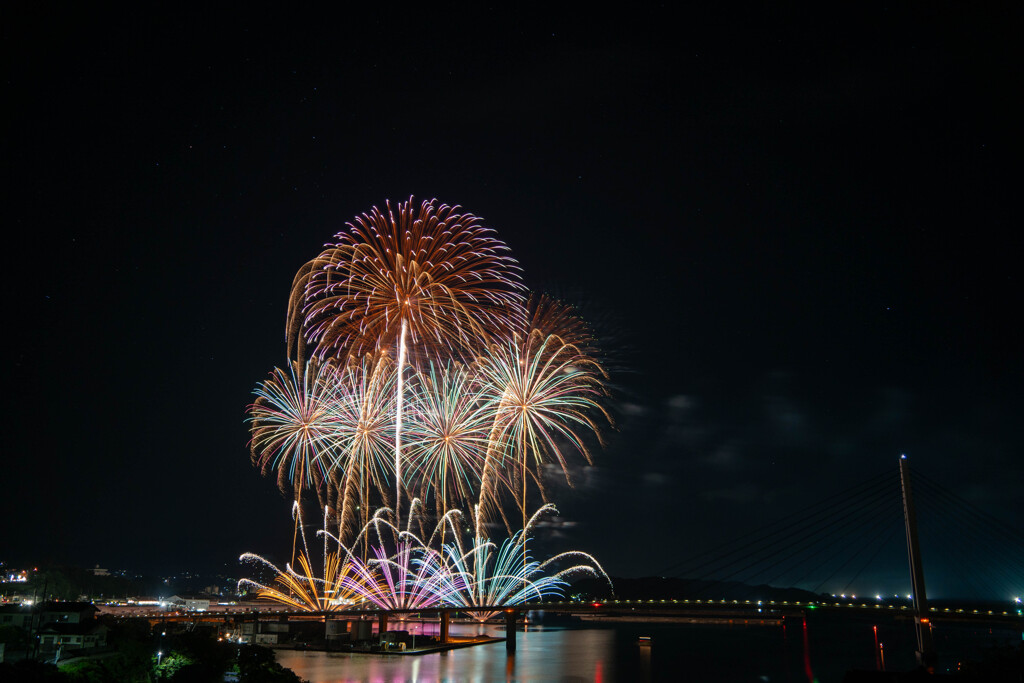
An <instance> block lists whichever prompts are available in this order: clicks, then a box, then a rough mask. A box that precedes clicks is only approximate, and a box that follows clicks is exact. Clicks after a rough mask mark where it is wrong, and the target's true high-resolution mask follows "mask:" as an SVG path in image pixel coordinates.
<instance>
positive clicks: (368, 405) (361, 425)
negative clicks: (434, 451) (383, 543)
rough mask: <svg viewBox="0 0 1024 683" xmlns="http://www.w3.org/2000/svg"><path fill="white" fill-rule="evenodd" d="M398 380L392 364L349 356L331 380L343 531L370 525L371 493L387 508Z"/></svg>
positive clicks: (381, 356)
mask: <svg viewBox="0 0 1024 683" xmlns="http://www.w3.org/2000/svg"><path fill="white" fill-rule="evenodd" d="M396 377H397V373H396V370H395V364H394V362H393V361H392V360H391V359H390V358H388V356H386V355H385V354H377V355H366V356H363V357H361V358H355V357H350V358H349V361H348V362H347V363H345V366H344V367H343V368H342V369H340V370H339V371H338V372H337V373H335V374H334V376H333V377H332V378H331V379H332V391H333V393H332V394H331V401H330V405H329V408H328V410H329V412H330V414H331V418H332V425H333V426H334V427H335V429H336V431H335V433H334V435H333V440H334V450H333V451H332V453H333V454H334V459H333V460H332V462H331V465H332V468H333V470H334V472H335V473H336V474H335V477H336V479H337V480H338V482H339V483H338V489H339V490H340V492H341V495H342V499H341V503H340V505H339V507H340V513H341V518H340V526H341V528H342V529H358V528H359V527H360V526H365V525H366V523H367V522H369V511H370V505H371V502H372V501H371V489H372V490H375V491H376V492H378V493H379V495H380V496H381V499H382V500H383V502H384V504H385V505H386V504H387V497H388V481H389V475H390V474H391V473H392V471H393V470H392V461H391V454H392V453H393V451H394V440H393V437H394V414H395V382H396ZM356 520H359V523H356ZM342 536H343V537H344V534H342ZM364 559H365V558H364Z"/></svg>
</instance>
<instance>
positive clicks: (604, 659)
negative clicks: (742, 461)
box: [277, 616, 1021, 683]
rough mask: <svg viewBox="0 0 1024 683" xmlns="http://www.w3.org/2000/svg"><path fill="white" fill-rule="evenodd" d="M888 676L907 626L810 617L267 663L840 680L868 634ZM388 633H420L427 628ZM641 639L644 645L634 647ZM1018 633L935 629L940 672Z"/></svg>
mask: <svg viewBox="0 0 1024 683" xmlns="http://www.w3.org/2000/svg"><path fill="white" fill-rule="evenodd" d="M874 627H877V632H878V640H879V641H880V642H881V644H882V647H881V654H882V656H883V657H884V664H885V666H886V668H887V669H888V670H896V671H901V670H902V671H907V670H909V669H912V668H913V667H914V635H913V630H912V629H913V627H912V625H911V624H910V622H908V621H895V620H891V619H890V620H877V619H876V620H871V619H868V618H864V619H848V618H844V619H838V618H835V617H831V618H830V617H828V616H825V617H815V616H812V617H811V618H809V619H808V621H806V622H800V621H798V622H796V623H793V622H790V623H788V624H786V625H784V626H783V625H778V624H770V623H769V624H762V623H758V622H747V623H745V624H744V623H733V624H672V623H657V624H646V623H638V622H618V623H614V624H590V625H585V626H574V627H572V628H557V627H530V629H529V630H528V631H526V632H520V633H518V634H517V638H516V640H517V646H518V647H517V651H516V653H515V655H514V656H509V655H507V654H506V652H505V644H504V643H492V644H488V645H479V646H475V647H469V648H463V649H458V650H452V651H449V652H445V653H437V654H429V655H420V656H409V655H363V654H359V655H354V654H342V653H326V652H311V651H290V650H279V651H278V653H277V660H278V662H280V663H281V664H282V665H284V666H286V667H288V668H290V669H292V670H293V671H294V672H295V673H297V674H298V675H299V676H301V677H302V678H304V679H306V680H308V681H310V683H347V682H349V681H368V682H372V683H397V682H399V681H401V682H405V681H524V682H525V681H559V682H574V681H602V682H608V681H751V682H758V683H762V682H769V681H796V682H800V683H803V682H806V683H814V682H815V681H818V682H819V683H832V682H838V681H841V680H842V678H843V675H844V674H845V673H846V672H847V671H849V670H850V669H855V668H856V669H866V670H875V669H877V668H878V667H879V665H880V664H881V662H880V660H879V649H878V648H876V646H875V628H874ZM398 628H406V629H408V630H410V631H413V632H417V633H422V632H426V633H428V634H432V633H436V630H437V627H436V625H431V624H423V625H419V624H411V623H410V624H405V625H402V626H399V627H398ZM481 629H482V631H483V632H486V633H489V634H490V635H494V636H504V631H503V629H502V628H501V627H500V626H494V625H487V626H484V627H477V626H469V625H461V624H453V625H452V632H453V634H476V633H479V632H481ZM640 636H649V637H650V638H651V641H652V645H651V646H650V647H641V646H640V645H638V638H639V637H640ZM1020 638H1021V634H1020V632H1019V631H1013V630H1009V629H998V628H996V629H990V628H988V627H983V626H978V625H966V624H948V625H946V624H942V625H937V626H936V631H935V642H936V648H937V650H938V652H939V653H940V662H939V663H940V667H939V668H940V670H943V671H949V670H953V669H955V667H956V666H957V663H958V662H959V661H962V660H964V659H965V658H967V659H981V658H982V657H983V651H982V650H983V648H984V647H986V646H988V645H998V644H1012V645H1016V643H1017V642H1018V641H1019V640H1020Z"/></svg>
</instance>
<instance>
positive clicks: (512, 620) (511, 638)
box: [505, 609, 517, 655]
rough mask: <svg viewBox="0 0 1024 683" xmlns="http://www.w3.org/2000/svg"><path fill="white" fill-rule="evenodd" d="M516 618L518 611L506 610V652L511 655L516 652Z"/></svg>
mask: <svg viewBox="0 0 1024 683" xmlns="http://www.w3.org/2000/svg"><path fill="white" fill-rule="evenodd" d="M516 616H517V612H516V610H514V609H507V610H505V652H507V653H509V654H510V655H511V654H515V652H516Z"/></svg>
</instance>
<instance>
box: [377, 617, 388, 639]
mask: <svg viewBox="0 0 1024 683" xmlns="http://www.w3.org/2000/svg"><path fill="white" fill-rule="evenodd" d="M387 632H388V615H387V612H381V613H380V617H379V618H378V620H377V635H378V636H379V637H381V638H383V637H384V634H385V633H387Z"/></svg>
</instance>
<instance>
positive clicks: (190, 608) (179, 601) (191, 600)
mask: <svg viewBox="0 0 1024 683" xmlns="http://www.w3.org/2000/svg"><path fill="white" fill-rule="evenodd" d="M164 602H165V603H166V607H165V609H169V610H181V611H184V612H205V611H207V610H208V609H210V599H209V598H204V597H202V596H198V595H172V596H171V597H169V598H167V599H166V600H164Z"/></svg>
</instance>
